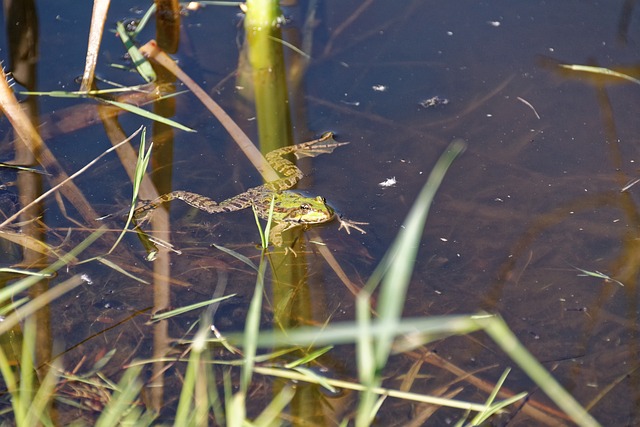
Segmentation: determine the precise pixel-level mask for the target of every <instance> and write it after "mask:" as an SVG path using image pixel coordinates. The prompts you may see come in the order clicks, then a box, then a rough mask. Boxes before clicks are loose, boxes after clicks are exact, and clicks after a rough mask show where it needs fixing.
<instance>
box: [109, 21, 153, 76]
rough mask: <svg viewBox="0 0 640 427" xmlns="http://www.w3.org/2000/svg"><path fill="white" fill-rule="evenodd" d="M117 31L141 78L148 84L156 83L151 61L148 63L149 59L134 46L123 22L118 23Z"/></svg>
mask: <svg viewBox="0 0 640 427" xmlns="http://www.w3.org/2000/svg"><path fill="white" fill-rule="evenodd" d="M116 31H117V32H118V35H119V36H120V40H122V43H123V44H124V46H125V47H126V48H127V53H129V57H130V58H131V61H133V65H135V67H136V69H137V70H138V73H139V74H140V76H142V78H143V79H144V80H145V81H146V82H147V83H151V82H154V81H156V78H157V76H156V72H155V71H154V70H153V67H152V66H151V64H150V63H149V61H147V58H145V57H144V55H143V54H141V53H140V51H139V50H138V48H137V47H136V45H135V44H133V41H132V40H131V38H130V37H129V34H127V31H126V30H125V29H124V25H122V22H120V21H118V22H117V23H116Z"/></svg>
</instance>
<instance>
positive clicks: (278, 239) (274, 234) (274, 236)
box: [269, 222, 291, 247]
mask: <svg viewBox="0 0 640 427" xmlns="http://www.w3.org/2000/svg"><path fill="white" fill-rule="evenodd" d="M289 228H291V225H290V224H288V223H286V222H281V223H278V224H276V225H275V226H274V227H271V231H270V232H269V241H270V242H271V243H273V246H276V247H280V246H282V244H283V243H284V239H283V238H282V233H283V232H284V231H286V230H288V229H289Z"/></svg>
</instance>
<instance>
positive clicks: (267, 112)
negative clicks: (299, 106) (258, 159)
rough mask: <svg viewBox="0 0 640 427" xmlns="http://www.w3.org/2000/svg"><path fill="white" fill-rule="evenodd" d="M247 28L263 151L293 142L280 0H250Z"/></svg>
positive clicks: (245, 22)
mask: <svg viewBox="0 0 640 427" xmlns="http://www.w3.org/2000/svg"><path fill="white" fill-rule="evenodd" d="M245 4H246V17H245V21H244V28H245V34H246V43H247V48H248V58H249V64H250V65H251V74H252V80H253V88H254V95H255V103H256V117H257V121H258V135H259V137H260V144H261V147H262V151H263V152H269V151H272V150H274V149H275V148H277V147H280V146H282V145H283V144H284V145H288V144H290V143H291V142H292V135H291V117H290V114H289V100H288V95H287V80H286V74H285V65H284V55H283V52H282V43H281V38H282V35H281V32H280V28H279V26H278V21H279V19H280V17H281V16H282V15H281V13H280V8H279V6H278V1H277V0H248V1H247V2H246V3H245Z"/></svg>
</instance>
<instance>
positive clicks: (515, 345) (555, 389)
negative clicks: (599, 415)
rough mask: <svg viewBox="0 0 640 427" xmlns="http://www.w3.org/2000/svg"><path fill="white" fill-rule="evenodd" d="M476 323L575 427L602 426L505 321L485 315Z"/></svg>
mask: <svg viewBox="0 0 640 427" xmlns="http://www.w3.org/2000/svg"><path fill="white" fill-rule="evenodd" d="M477 322H478V324H479V325H481V326H482V327H483V328H484V330H485V331H486V333H487V334H488V335H489V336H490V337H491V338H492V339H493V340H494V341H495V342H496V343H497V344H498V345H499V346H500V348H502V350H503V351H504V352H505V353H507V355H509V357H511V359H513V360H514V361H515V362H516V363H517V364H518V365H519V366H520V368H521V369H522V370H523V371H524V372H526V373H527V375H529V377H530V378H531V379H532V380H534V381H535V382H536V384H538V386H539V387H540V388H541V389H542V390H543V391H544V392H545V393H546V394H547V396H549V397H550V398H551V399H552V400H553V401H554V403H555V404H556V405H558V407H559V408H560V409H562V410H563V411H565V412H566V413H567V415H569V416H570V417H571V418H572V419H573V421H574V422H575V423H576V424H578V425H579V426H585V427H595V426H599V425H600V424H599V423H598V422H597V421H596V420H595V419H594V418H593V417H592V416H591V415H589V413H588V412H587V411H586V410H585V409H584V408H583V407H582V406H581V405H580V404H579V403H578V402H577V401H576V400H575V399H574V398H573V396H571V395H570V394H569V393H568V392H567V391H566V390H565V389H564V388H563V387H562V386H561V385H560V384H558V382H557V381H556V380H555V378H553V377H552V376H551V374H550V373H549V372H548V371H547V370H546V369H545V368H544V367H543V366H542V365H541V364H540V362H538V361H537V360H536V359H535V357H533V356H532V355H531V353H529V351H527V349H526V348H525V347H524V346H523V345H522V344H521V343H520V341H519V340H518V338H517V337H516V336H515V335H514V334H513V332H511V330H510V329H509V327H508V326H507V324H506V323H505V321H504V320H502V318H500V317H496V316H488V315H482V316H478V317H477Z"/></svg>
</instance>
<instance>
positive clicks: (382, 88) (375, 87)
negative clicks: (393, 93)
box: [371, 85, 389, 92]
mask: <svg viewBox="0 0 640 427" xmlns="http://www.w3.org/2000/svg"><path fill="white" fill-rule="evenodd" d="M371 89H373V90H374V91H375V92H386V91H387V90H389V86H385V85H373V86H371Z"/></svg>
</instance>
